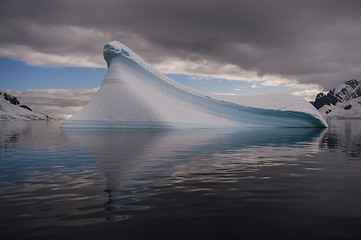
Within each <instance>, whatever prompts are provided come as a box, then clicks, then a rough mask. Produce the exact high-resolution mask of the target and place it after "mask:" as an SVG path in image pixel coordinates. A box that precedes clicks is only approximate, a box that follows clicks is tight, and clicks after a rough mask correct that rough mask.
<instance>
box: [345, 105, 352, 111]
mask: <svg viewBox="0 0 361 240" xmlns="http://www.w3.org/2000/svg"><path fill="white" fill-rule="evenodd" d="M351 108H352V105H351V104H350V105H347V106H346V107H344V109H345V110H350V109H351Z"/></svg>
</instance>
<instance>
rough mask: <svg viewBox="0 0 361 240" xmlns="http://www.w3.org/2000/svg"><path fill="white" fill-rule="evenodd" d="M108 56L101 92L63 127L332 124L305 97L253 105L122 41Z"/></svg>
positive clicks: (109, 47) (109, 45) (109, 48)
mask: <svg viewBox="0 0 361 240" xmlns="http://www.w3.org/2000/svg"><path fill="white" fill-rule="evenodd" d="M103 55H104V59H105V61H106V62H107V65H108V71H107V74H106V76H105V78H104V80H103V82H102V84H101V86H100V88H99V90H98V92H97V93H96V94H95V96H94V97H93V99H92V100H91V101H90V102H89V103H88V104H87V105H86V106H85V107H84V108H83V109H82V110H81V111H79V112H78V113H76V114H74V115H73V116H72V117H71V118H70V119H68V120H66V121H64V123H63V125H62V127H101V126H105V127H179V126H182V127H194V126H197V127H215V126H216V127H327V123H326V122H325V120H324V119H323V118H322V116H321V115H320V114H319V113H318V111H317V110H316V109H314V107H313V106H312V105H311V104H309V103H308V102H306V101H305V100H302V99H301V100H300V98H296V97H295V98H292V99H293V100H292V101H294V102H295V103H297V104H294V106H297V107H294V108H285V105H286V104H288V105H289V104H290V102H289V99H290V98H288V100H287V102H285V101H282V99H283V98H284V97H285V96H283V95H279V97H278V99H279V101H274V102H275V103H276V104H275V105H274V106H271V107H270V106H268V107H263V105H262V104H261V105H257V106H253V105H250V104H248V106H247V101H242V100H240V99H237V100H234V99H229V98H226V97H223V98H222V97H219V96H215V95H210V94H204V93H201V92H198V91H195V90H192V89H189V88H187V87H185V86H182V85H181V84H179V83H177V82H175V81H174V80H172V79H170V78H168V77H166V76H165V75H163V74H162V73H160V72H159V71H157V70H156V69H155V68H153V67H152V66H151V65H150V64H148V63H147V62H145V61H144V60H143V59H142V58H141V57H140V56H138V55H137V54H136V53H135V52H133V51H132V50H131V49H129V48H128V47H127V46H125V45H124V44H122V43H120V42H116V41H113V42H109V43H107V44H105V46H104V50H103ZM262 98H267V96H262ZM276 98H277V97H276ZM274 99H275V98H274ZM243 103H244V104H243ZM291 105H292V104H291Z"/></svg>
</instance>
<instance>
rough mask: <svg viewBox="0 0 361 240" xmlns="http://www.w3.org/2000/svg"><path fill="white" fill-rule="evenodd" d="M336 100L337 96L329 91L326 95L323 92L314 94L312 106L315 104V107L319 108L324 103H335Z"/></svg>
mask: <svg viewBox="0 0 361 240" xmlns="http://www.w3.org/2000/svg"><path fill="white" fill-rule="evenodd" d="M337 102H338V100H337V98H336V97H335V96H334V95H333V94H332V93H331V92H329V93H328V94H327V95H325V94H324V93H319V94H317V96H316V100H315V101H314V102H313V106H315V108H316V109H320V108H322V107H323V106H324V105H329V106H331V104H332V105H336V103H337Z"/></svg>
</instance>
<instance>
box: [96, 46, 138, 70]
mask: <svg viewBox="0 0 361 240" xmlns="http://www.w3.org/2000/svg"><path fill="white" fill-rule="evenodd" d="M132 55H134V52H133V51H132V50H131V49H130V48H128V47H127V46H125V45H124V44H123V43H120V42H118V41H112V42H108V43H106V44H105V45H104V48H103V56H104V60H105V61H106V62H107V65H108V68H109V65H110V60H111V59H112V58H113V57H127V58H131V56H132Z"/></svg>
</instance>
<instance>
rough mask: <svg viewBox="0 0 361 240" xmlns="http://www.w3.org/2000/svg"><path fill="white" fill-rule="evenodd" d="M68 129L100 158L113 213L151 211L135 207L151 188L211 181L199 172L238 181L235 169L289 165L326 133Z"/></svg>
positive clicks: (296, 130)
mask: <svg viewBox="0 0 361 240" xmlns="http://www.w3.org/2000/svg"><path fill="white" fill-rule="evenodd" d="M62 131H63V133H64V135H65V136H66V137H69V138H71V140H72V141H75V142H76V143H77V144H79V145H82V146H83V147H85V148H89V150H90V151H92V152H93V153H94V155H95V157H96V158H97V160H98V162H99V165H100V168H101V171H102V172H103V173H104V175H105V177H106V179H107V190H106V191H107V192H108V194H109V201H108V203H107V204H108V206H107V210H109V211H110V212H114V211H128V210H141V209H146V208H147V207H148V206H142V205H141V204H135V203H136V202H138V201H139V200H141V199H143V198H145V197H147V196H149V194H152V193H150V191H147V189H148V188H150V187H153V186H167V185H169V184H174V183H179V182H182V181H185V180H190V179H192V178H194V179H193V180H195V181H198V180H199V181H203V180H205V179H202V178H195V177H194V173H202V174H207V181H209V180H210V179H211V180H212V181H213V182H215V181H232V178H229V176H228V175H227V174H228V173H229V172H230V171H233V170H237V171H240V170H244V171H247V172H248V173H247V177H250V176H251V175H252V174H249V171H255V168H254V167H255V166H256V167H257V168H260V167H263V166H270V165H272V164H273V165H277V164H284V162H285V161H286V163H287V161H290V160H292V158H293V157H296V156H300V155H305V154H312V153H315V152H317V151H318V144H319V141H320V138H321V136H322V133H323V132H324V130H323V129H317V128H304V129H299V128H262V129H255V128H250V129H191V130H190V129H188V130H186V129H183V130H181V129H63V130H62ZM280 157H281V158H282V160H280ZM281 161H282V162H283V163H281ZM220 169H221V170H220ZM215 173H217V174H215ZM227 176H228V177H227ZM195 189H196V190H197V187H195ZM111 219H112V220H111V221H114V219H121V220H124V219H127V217H126V216H122V215H120V216H115V217H112V218H111Z"/></svg>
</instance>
